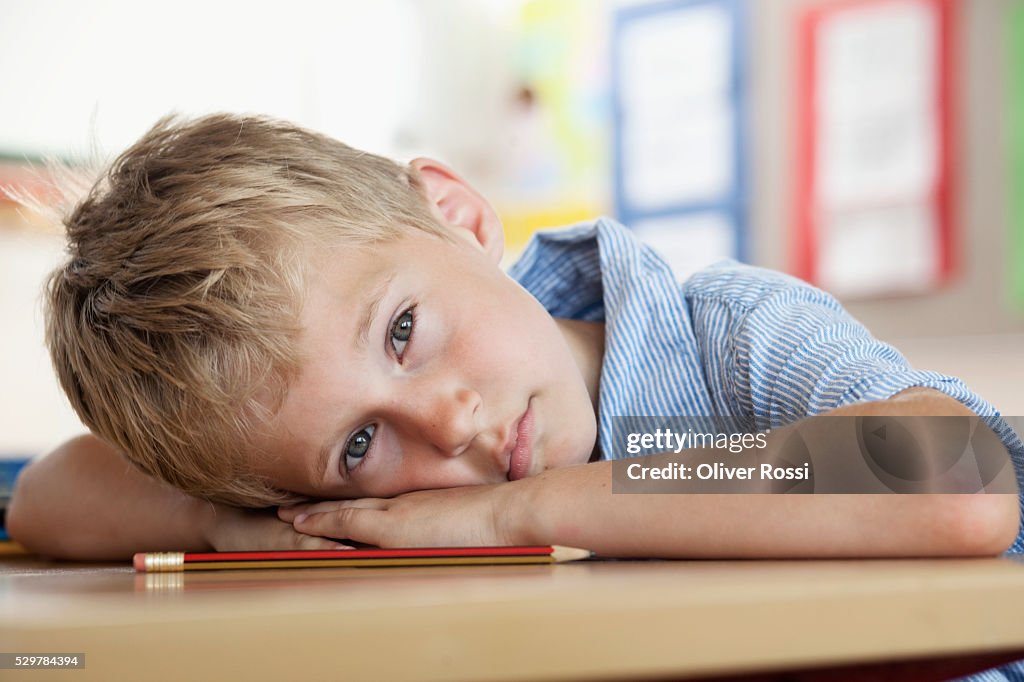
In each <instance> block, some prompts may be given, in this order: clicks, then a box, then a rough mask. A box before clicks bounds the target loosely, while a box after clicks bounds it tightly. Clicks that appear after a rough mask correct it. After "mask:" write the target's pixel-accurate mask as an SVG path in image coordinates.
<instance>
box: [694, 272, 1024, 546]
mask: <svg viewBox="0 0 1024 682" xmlns="http://www.w3.org/2000/svg"><path fill="white" fill-rule="evenodd" d="M684 288H685V289H686V292H687V300H688V303H689V305H690V312H691V315H692V319H693V323H694V333H695V336H696V338H697V343H698V345H699V346H700V349H701V356H702V359H703V361H704V368H705V373H706V377H707V380H708V385H709V389H710V391H711V394H712V399H713V401H714V402H715V404H716V407H717V409H719V410H721V411H722V413H723V414H742V415H744V416H749V417H753V421H754V423H755V424H756V425H757V428H769V427H771V428H773V427H777V426H782V425H785V424H789V423H792V422H794V421H797V420H798V419H801V418H803V417H807V416H812V415H816V414H821V413H823V412H827V411H829V410H832V409H835V408H837V407H842V406H844V405H851V404H854V403H859V402H867V401H873V400H884V399H886V398H889V397H892V396H893V395H895V394H896V393H899V392H900V391H903V390H904V389H907V388H911V387H924V388H932V389H935V390H938V391H941V392H942V393H945V394H946V395H948V396H950V397H952V398H954V399H956V400H958V401H959V402H960V403H962V404H963V405H964V406H966V407H967V408H968V409H970V410H972V411H973V412H974V413H975V414H977V415H979V416H980V417H981V418H982V420H983V421H984V422H985V423H986V424H987V425H988V426H989V427H990V428H991V429H992V430H993V431H994V432H995V433H996V435H997V436H999V438H1000V440H1001V441H1002V442H1003V445H1005V446H1006V448H1007V451H1008V452H1009V455H1010V460H1011V462H1012V464H1013V466H1014V470H1015V475H1016V479H1017V485H1018V488H1019V489H1020V490H1022V491H1024V441H1022V440H1021V438H1020V436H1019V435H1018V434H1017V433H1016V432H1015V431H1014V429H1013V428H1012V427H1011V426H1010V424H1009V423H1008V422H1007V420H1006V419H1004V418H1003V417H1002V415H1000V413H999V411H998V410H997V409H996V408H995V406H993V405H992V404H991V403H989V402H987V401H985V400H983V399H982V398H981V397H980V396H978V395H977V394H976V393H974V391H972V390H971V389H970V388H968V387H967V386H966V385H965V384H964V382H963V381H961V380H960V379H957V378H955V377H952V376H948V375H946V374H941V373H939V372H932V371H921V370H915V369H914V368H913V367H911V366H910V363H908V362H907V360H906V358H904V357H903V355H901V354H900V352H899V351H897V350H896V349H895V348H894V347H893V346H891V345H889V344H886V343H883V342H882V341H879V340H878V339H876V338H875V337H873V336H872V335H871V334H870V332H869V331H868V330H867V328H865V327H864V325H862V324H860V323H859V322H858V321H857V320H855V319H854V318H853V317H852V316H851V315H850V314H849V313H848V312H846V310H845V309H844V308H843V307H842V306H841V305H840V304H839V302H838V301H837V300H836V299H835V298H834V297H833V296H831V295H830V294H828V293H826V292H824V291H822V290H820V289H818V288H815V287H813V286H811V285H809V284H807V283H806V282H802V281H800V280H798V279H796V278H793V277H790V276H788V275H785V274H783V273H778V272H773V271H770V270H765V269H762V268H756V267H752V266H748V265H742V264H739V263H736V262H734V261H727V262H724V263H722V264H719V265H716V266H713V267H711V268H707V269H705V270H702V271H700V272H699V273H697V274H695V275H694V276H693V277H692V278H690V280H688V281H687V282H686V284H685V285H684ZM1021 515H1022V518H1024V497H1022V498H1021ZM1020 552H1024V527H1022V530H1021V533H1020V534H1019V535H1018V537H1017V539H1016V541H1015V542H1014V544H1013V546H1012V547H1011V548H1010V550H1009V551H1008V553H1020Z"/></svg>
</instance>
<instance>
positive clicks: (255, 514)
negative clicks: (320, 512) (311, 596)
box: [6, 435, 338, 561]
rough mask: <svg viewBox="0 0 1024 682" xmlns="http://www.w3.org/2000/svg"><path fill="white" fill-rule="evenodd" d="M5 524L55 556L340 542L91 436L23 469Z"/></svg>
mask: <svg viewBox="0 0 1024 682" xmlns="http://www.w3.org/2000/svg"><path fill="white" fill-rule="evenodd" d="M6 523H7V530H8V532H9V533H10V535H11V537H12V538H14V539H15V540H17V541H18V542H19V543H21V544H22V545H24V546H25V547H26V548H28V549H30V550H32V551H34V552H37V553H39V554H43V555H46V556H50V557H53V558H56V559H75V560H96V561H99V560H120V559H128V558H131V556H132V554H133V553H134V552H146V551H168V550H173V551H209V550H211V549H218V550H229V549H292V548H296V549H321V548H329V547H337V546H338V545H337V544H336V543H332V542H329V541H326V540H324V539H322V538H313V537H309V536H304V535H301V534H299V533H296V532H295V531H294V530H293V529H292V527H291V526H289V525H287V524H284V523H282V522H281V521H280V520H278V519H277V518H276V517H275V516H274V515H273V514H272V513H271V512H266V511H263V512H259V511H250V510H243V509H237V508H233V507H228V506H225V505H219V504H214V503H212V502H207V501H204V500H200V499H197V498H194V497H190V496H188V495H186V494H184V493H182V492H179V491H178V490H175V489H174V488H171V487H170V486H167V485H165V484H163V483H161V482H159V481H157V480H156V479H153V478H151V477H149V476H147V475H145V474H144V473H142V472H141V471H139V470H138V469H136V468H135V467H134V466H132V465H131V464H130V463H129V462H127V461H125V459H124V458H123V457H121V455H120V454H119V453H118V452H117V451H116V450H115V449H114V448H113V447H111V446H110V445H109V444H107V443H106V442H105V441H103V440H101V439H99V438H97V437H96V436H93V435H84V436H79V437H77V438H74V439H72V440H70V441H68V442H67V443H64V444H63V445H61V446H59V447H58V448H57V449H56V450H54V451H53V452H51V453H50V454H48V455H47V456H45V457H43V458H41V459H39V460H36V461H35V462H33V463H32V464H30V465H29V466H28V467H26V468H25V470H23V471H22V473H21V475H20V476H19V477H18V482H17V487H16V488H15V491H14V496H13V499H12V504H11V507H10V508H9V509H8V511H7V521H6Z"/></svg>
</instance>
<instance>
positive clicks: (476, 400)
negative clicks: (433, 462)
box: [411, 388, 483, 457]
mask: <svg viewBox="0 0 1024 682" xmlns="http://www.w3.org/2000/svg"><path fill="white" fill-rule="evenodd" d="M422 397H423V398H424V399H422V400H418V401H415V402H416V404H415V405H413V406H411V407H412V408H413V418H414V419H415V421H416V422H418V427H419V431H420V432H421V433H422V434H423V438H425V439H426V441H427V442H428V443H429V444H430V445H433V446H434V447H435V448H437V449H438V450H439V451H440V452H441V453H443V454H444V455H446V456H448V457H458V456H459V455H461V454H462V453H463V452H465V451H466V449H467V448H468V447H469V444H470V443H472V442H473V439H474V438H476V435H477V433H478V432H479V427H478V426H477V416H478V412H479V410H480V406H481V404H482V402H483V401H482V399H481V397H480V394H479V393H477V392H476V391H473V390H470V389H467V388H458V389H455V390H451V389H449V390H448V391H441V392H433V394H432V395H428V396H422Z"/></svg>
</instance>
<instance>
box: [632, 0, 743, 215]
mask: <svg viewBox="0 0 1024 682" xmlns="http://www.w3.org/2000/svg"><path fill="white" fill-rule="evenodd" d="M731 30H732V29H731V24H730V18H729V16H728V14H727V13H726V11H725V9H724V8H722V7H718V6H714V5H706V6H699V7H695V8H693V9H687V10H685V11H678V12H673V13H671V14H666V13H656V14H653V15H651V17H650V18H649V19H635V20H633V21H630V22H628V23H627V24H626V26H625V27H624V28H623V32H622V36H621V42H620V55H621V57H620V63H619V72H620V82H621V86H620V96H621V100H620V102H619V105H620V110H619V115H620V116H621V130H622V151H623V154H622V173H623V178H624V192H625V198H626V201H627V202H628V204H629V205H630V206H631V207H633V208H634V209H635V210H658V209H660V208H664V207H667V206H673V205H681V204H686V203H693V202H701V201H713V200H720V199H721V198H722V196H723V195H724V194H726V193H728V192H729V191H730V189H731V187H732V185H733V182H734V180H733V178H734V176H735V169H734V168H733V165H734V162H733V155H734V149H733V135H732V126H733V119H734V116H735V113H734V112H733V111H732V103H731V100H730V93H729V87H730V73H731V69H732V53H731V51H730V41H731V39H732V35H731Z"/></svg>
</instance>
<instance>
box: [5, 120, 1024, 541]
mask: <svg viewBox="0 0 1024 682" xmlns="http://www.w3.org/2000/svg"><path fill="white" fill-rule="evenodd" d="M66 226H67V230H68V237H69V252H70V257H69V260H68V262H67V264H66V265H65V266H64V267H62V268H59V269H58V270H57V271H56V272H55V273H54V274H53V276H52V278H51V280H50V283H49V288H48V318H47V319H48V322H47V338H48V345H49V347H50V351H51V355H52V356H53V360H54V364H55V367H56V369H57V373H58V376H59V378H60V381H61V383H62V386H63V387H64V390H65V391H66V392H67V394H68V396H69V398H70V400H71V402H72V405H73V406H74V408H75V410H76V411H77V412H78V414H79V415H80V416H81V418H82V419H83V421H84V422H85V423H86V424H87V425H88V426H89V428H90V429H91V430H92V431H93V432H95V433H96V434H98V435H99V436H100V437H101V438H102V439H103V440H101V439H100V438H97V437H94V436H85V437H82V438H79V439H75V440H73V441H71V442H69V443H67V444H65V445H64V446H62V447H60V448H58V450H57V451H55V452H54V453H52V454H50V455H49V456H48V457H46V458H43V459H42V460H40V461H38V462H36V463H35V464H33V465H32V466H31V467H29V468H28V470H27V471H26V472H25V473H24V474H23V476H22V477H21V479H20V481H19V485H18V489H17V491H16V494H15V497H14V504H13V506H12V508H11V510H10V511H9V515H8V522H9V526H10V531H11V533H12V535H13V536H14V537H15V538H16V539H18V540H19V541H20V542H22V543H23V544H25V545H26V546H28V547H29V548H31V549H34V550H36V551H39V552H42V553H46V554H50V555H53V556H57V557H65V558H78V559H109V558H123V557H127V556H130V555H131V553H132V552H136V551H145V550H164V549H171V548H174V549H180V550H186V551H188V550H200V549H209V548H214V549H217V550H230V549H239V548H246V549H260V548H287V547H300V548H319V547H338V548H342V547H344V546H345V545H342V544H341V543H340V542H339V541H338V540H339V539H348V540H351V541H354V542H358V543H368V544H372V545H380V546H412V545H485V544H507V543H513V544H539V543H543V544H548V543H557V544H563V545H571V546H579V547H587V548H589V549H593V550H595V551H597V552H598V553H600V554H603V555H607V556H647V557H797V556H800V557H813V556H817V557H835V556H913V555H949V556H953V555H993V554H998V553H1001V552H1003V551H1005V550H1007V549H1008V548H1009V549H1010V551H1020V550H1021V549H1024V545H1022V541H1021V538H1020V537H1019V536H1018V531H1019V518H1020V507H1019V502H1018V498H1017V496H1016V495H999V494H994V495H711V494H707V495H704V494H702V495H681V494H676V495H612V494H611V486H610V483H611V466H612V462H611V461H610V458H612V457H622V456H624V453H623V452H621V449H622V448H621V444H617V443H614V442H613V440H612V437H611V435H610V433H611V430H612V429H611V424H612V419H613V418H614V417H616V416H617V415H715V414H718V415H737V416H743V417H749V418H753V419H755V420H756V421H757V422H758V423H759V424H763V425H767V426H770V427H772V428H773V429H775V428H777V427H780V426H783V425H785V424H787V423H792V422H796V421H798V420H802V419H803V420H804V421H803V422H801V423H813V420H815V419H819V417H818V416H816V415H848V416H850V415H890V414H892V415H896V414H898V415H907V414H935V415H972V414H976V413H977V414H982V415H994V414H995V411H994V409H993V408H992V406H990V405H988V404H987V403H985V402H984V401H982V400H981V399H980V398H978V397H977V396H975V395H974V394H973V393H971V392H970V391H969V390H968V389H967V388H966V387H965V386H964V385H963V384H962V383H960V382H959V381H958V380H956V379H952V378H950V377H945V376H942V375H939V374H936V373H932V372H918V371H913V370H911V369H910V368H909V367H908V366H907V365H906V362H905V361H904V359H903V358H902V357H901V356H900V355H899V354H898V353H896V352H895V351H894V350H893V349H892V348H890V347H888V346H886V345H884V344H882V343H880V342H878V341H876V340H874V339H873V338H872V337H871V336H870V335H869V334H868V333H867V332H866V330H865V329H864V328H863V327H861V326H860V325H858V324H857V323H856V322H855V321H853V320H852V319H851V318H849V316H847V315H846V313H845V312H844V311H843V310H842V308H841V307H840V306H839V305H838V304H837V303H836V302H835V301H834V300H833V299H832V298H830V297H829V296H827V295H826V294H824V293H823V292H820V291H818V290H816V289H813V288H811V287H809V286H807V285H805V284H803V283H800V282H798V281H797V280H794V279H792V278H789V277H787V276H784V275H780V274H777V273H771V272H768V271H764V270H760V269H758V268H751V267H746V266H740V265H737V264H726V265H724V266H719V267H715V268H709V269H707V270H705V271H703V272H701V273H698V274H697V275H695V276H694V277H693V278H691V279H690V280H688V281H687V282H686V283H685V284H684V285H678V284H677V283H676V282H675V281H674V279H673V278H672V275H671V272H670V270H669V269H668V268H667V266H666V265H665V264H664V263H663V261H661V260H660V258H658V257H657V256H656V255H655V254H654V253H653V252H652V251H651V250H649V249H648V248H646V247H644V246H642V245H641V244H640V243H638V242H637V241H635V240H634V239H633V238H632V236H631V235H630V234H629V232H628V231H627V230H625V229H624V228H622V227H621V226H618V225H616V224H615V223H613V222H611V221H607V220H599V221H597V222H595V223H593V224H585V225H579V226H576V227H574V228H572V229H570V230H566V231H560V232H550V233H545V234H543V235H540V236H539V237H538V238H537V239H535V240H534V241H533V242H532V243H531V245H530V247H528V249H527V251H526V252H525V254H524V255H523V257H522V259H521V260H520V261H519V262H518V263H517V264H516V265H515V266H514V267H513V269H512V271H511V273H510V275H511V276H509V275H506V274H505V273H504V272H502V271H501V270H500V269H499V267H498V262H499V260H500V257H501V251H502V229H501V224H500V222H499V220H498V218H497V216H496V215H495V213H494V211H493V209H492V208H491V207H490V205H489V204H488V203H487V201H486V200H485V199H484V198H483V197H482V196H480V195H479V194H478V193H477V192H475V191H474V190H473V189H472V188H471V187H470V186H469V185H468V184H467V183H466V182H465V181H463V180H462V179H461V178H459V177H458V176H457V175H456V174H455V173H454V172H452V171H451V170H450V169H448V168H446V167H445V166H444V165H442V164H440V163H438V162H436V161H431V160H429V159H416V160H414V161H412V162H411V163H410V164H409V165H408V166H399V165H397V164H394V163H392V162H390V161H387V160H385V159H381V158H379V157H376V156H373V155H369V154H364V153H361V152H357V151H355V150H352V149H350V148H348V147H346V146H345V145H342V144H341V143H338V142H336V141H334V140H330V139H329V138H326V137H323V136H320V135H317V134H315V133H312V132H309V131H306V130H303V129H300V128H297V127H295V126H291V125H288V124H286V123H283V122H278V121H273V120H269V119H265V118H258V117H237V116H230V115H213V116H207V117H204V118H200V119H197V120H194V121H177V120H174V119H165V120H163V121H161V122H160V123H158V124H157V126H156V127H155V128H154V129H153V130H151V131H150V132H149V133H147V134H146V135H145V136H144V137H143V138H142V139H141V140H140V141H139V142H138V143H136V144H135V145H134V146H133V147H131V148H130V149H129V150H127V151H126V152H125V153H124V154H123V155H122V156H121V157H120V158H119V159H118V160H117V161H115V163H114V165H113V166H112V168H111V170H110V172H109V173H108V175H107V177H106V180H105V181H104V182H102V183H100V184H99V185H97V187H96V188H94V190H93V191H92V192H91V194H90V195H89V196H88V197H87V198H86V199H85V201H83V202H82V203H81V204H79V205H78V206H77V208H75V210H74V211H73V212H72V213H71V214H70V216H69V217H68V218H67V220H66ZM517 280H518V281H517ZM524 287H525V288H524ZM995 427H996V431H997V434H998V435H999V437H1000V439H1001V441H1002V443H1003V445H1004V446H1005V448H1006V449H1007V450H1008V451H1009V453H1010V455H1011V458H1012V461H1013V464H1014V466H1015V467H1016V475H1017V480H1018V481H1020V480H1021V479H1020V477H1021V472H1022V470H1024V444H1022V443H1021V441H1020V439H1019V438H1018V437H1017V436H1016V435H1015V434H1014V433H1013V432H1012V431H1011V430H1010V429H1009V428H1008V427H1005V424H995ZM777 436H778V434H773V437H777ZM825 437H826V438H831V437H833V436H831V435H829V434H826V435H825ZM838 447H839V446H838V442H837V448H838ZM119 453H123V456H124V458H127V459H128V460H130V461H131V462H132V463H133V464H135V468H133V467H130V466H128V465H127V464H126V463H124V460H123V459H122V455H121V454H119ZM689 454H691V455H692V457H693V461H699V458H700V457H701V456H704V454H705V453H702V452H701V451H694V452H693V453H689ZM1004 456H1005V455H1004ZM161 481H162V482H161ZM168 483H169V484H170V486H168V485H167V484H168ZM274 506H280V508H279V509H278V510H277V513H276V515H275V513H274V511H266V508H272V507H274ZM244 507H249V508H252V509H243V508H244Z"/></svg>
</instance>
